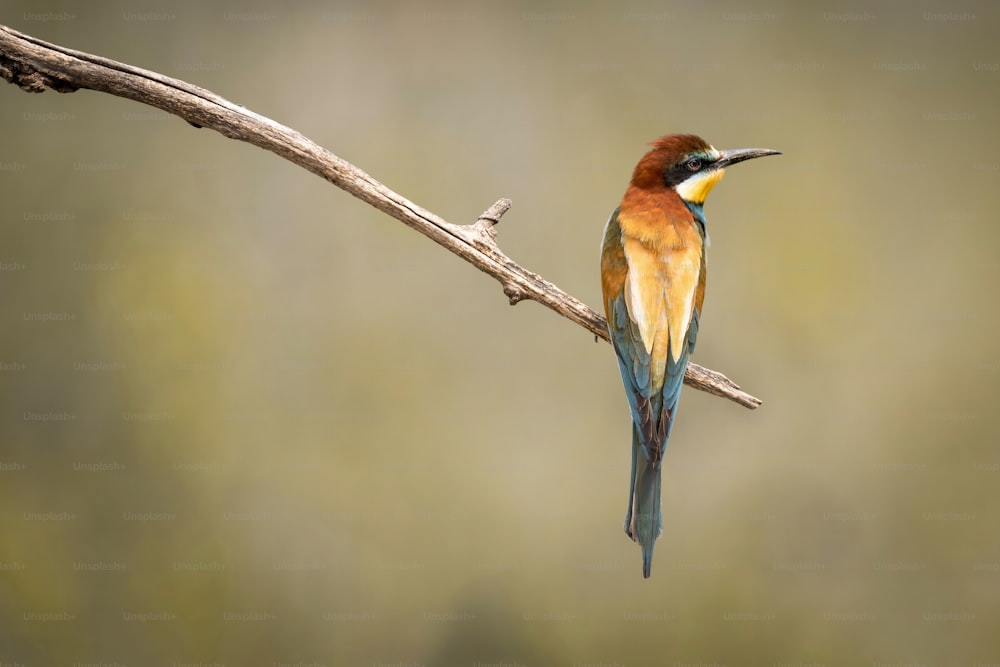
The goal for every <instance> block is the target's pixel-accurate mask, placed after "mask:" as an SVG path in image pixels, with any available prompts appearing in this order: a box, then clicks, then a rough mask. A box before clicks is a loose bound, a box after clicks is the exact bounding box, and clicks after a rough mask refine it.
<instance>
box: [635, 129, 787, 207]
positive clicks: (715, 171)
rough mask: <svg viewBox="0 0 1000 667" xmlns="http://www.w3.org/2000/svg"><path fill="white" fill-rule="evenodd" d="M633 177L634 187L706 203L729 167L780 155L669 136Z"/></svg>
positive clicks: (686, 136) (690, 136)
mask: <svg viewBox="0 0 1000 667" xmlns="http://www.w3.org/2000/svg"><path fill="white" fill-rule="evenodd" d="M652 146H653V149H652V150H651V151H649V152H648V153H646V155H644V156H643V158H642V159H641V160H639V164H637V165H636V167H635V172H634V173H633V174H632V185H633V186H635V187H637V188H643V189H650V190H656V189H660V188H669V189H671V190H673V191H674V192H676V193H677V195H678V196H679V197H680V198H681V199H683V200H684V201H685V202H687V203H689V204H695V205H699V206H700V205H701V204H704V203H705V198H706V197H707V196H708V193H709V191H710V190H711V189H712V187H713V186H714V185H715V184H716V183H718V182H719V181H720V180H721V179H722V175H723V174H724V173H725V169H726V167H728V166H729V165H732V164H736V163H737V162H743V161H744V160H750V159H752V158H755V157H764V156H765V155H778V154H780V151H774V150H771V149H769V148H737V149H732V150H724V151H723V150H719V149H717V148H715V147H713V146H712V145H711V144H709V143H708V142H707V141H705V140H704V139H702V138H701V137H696V136H695V135H693V134H670V135H667V136H665V137H660V138H659V139H657V140H656V141H654V142H653V144H652Z"/></svg>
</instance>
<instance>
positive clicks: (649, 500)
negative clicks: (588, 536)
mask: <svg viewBox="0 0 1000 667" xmlns="http://www.w3.org/2000/svg"><path fill="white" fill-rule="evenodd" d="M662 470H663V469H662V467H661V466H660V465H657V463H656V462H655V461H654V460H653V459H651V457H650V456H648V455H647V452H646V448H645V447H643V445H642V443H641V442H640V441H639V432H638V429H636V428H635V426H633V427H632V479H631V482H630V484H629V505H628V512H627V513H626V515H625V533H626V534H627V535H628V536H629V537H631V538H632V539H633V540H635V541H636V542H638V543H639V546H640V547H642V576H643V577H645V578H647V579H648V578H649V574H650V570H651V568H652V565H653V546H654V545H655V544H656V538H658V537H659V536H660V534H661V533H662V532H663V515H662V514H661V512H660V475H661V473H662Z"/></svg>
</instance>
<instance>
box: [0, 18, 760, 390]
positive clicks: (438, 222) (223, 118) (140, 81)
mask: <svg viewBox="0 0 1000 667" xmlns="http://www.w3.org/2000/svg"><path fill="white" fill-rule="evenodd" d="M0 76H2V77H3V78H4V79H6V80H7V81H9V82H10V83H14V84H16V85H18V86H20V87H21V88H22V89H24V90H26V91H28V92H42V91H44V90H46V89H47V88H48V89H52V90H55V91H58V92H63V93H65V92H73V91H75V90H78V89H80V88H87V89H90V90H97V91H100V92H104V93H110V94H112V95H116V96H118V97H124V98H127V99H130V100H134V101H136V102H140V103H142V104H148V105H149V106H153V107H156V108H158V109H162V110H163V111H166V112H168V113H171V114H174V115H176V116H179V117H181V118H183V119H184V120H186V121H187V122H189V123H191V124H192V125H194V126H196V127H207V128H211V129H213V130H215V131H216V132H219V133H221V134H223V135H224V136H226V137H229V138H230V139H238V140H240V141H245V142H247V143H250V144H253V145H254V146H258V147H260V148H263V149H264V150H267V151H270V152H272V153H275V154H276V155H279V156H281V157H283V158H285V159H286V160H289V161H290V162H293V163H295V164H297V165H299V166H300V167H303V168H305V169H308V170H309V171H311V172H313V173H314V174H316V175H318V176H321V177H322V178H325V179H326V180H328V181H330V182H331V183H333V184H334V185H336V186H337V187H339V188H341V189H342V190H345V191H347V192H349V193H350V194H352V195H354V196H355V197H357V198H358V199H361V200H362V201H365V202H367V203H368V204H371V205H372V206H374V207H375V208H377V209H379V210H380V211H383V212H384V213H387V214H388V215H390V216H392V217H393V218H395V219H397V220H399V221H400V222H402V223H403V224H405V225H408V226H410V227H412V228H413V229H415V230H417V231H418V232H420V233H421V234H424V235H425V236H427V237H429V238H430V239H431V240H433V241H434V242H435V243H438V244H440V245H442V246H444V247H445V248H447V249H448V250H450V251H451V252H453V253H455V254H456V255H458V256H459V257H461V258H462V259H464V260H465V261H467V262H469V263H470V264H472V265H473V266H475V267H476V268H477V269H479V270H480V271H483V272H484V273H487V274H489V275H491V276H493V277H494V278H496V279H497V280H498V281H499V282H500V284H501V285H502V286H503V291H504V294H506V295H507V298H508V299H509V300H510V303H511V304H516V303H518V302H519V301H522V300H525V299H530V300H532V301H537V302H538V303H540V304H542V305H544V306H546V307H548V308H550V309H552V310H554V311H555V312H557V313H559V314H560V315H562V316H563V317H566V318H568V319H570V320H572V321H574V322H576V323H577V324H579V325H580V326H582V327H584V328H585V329H587V330H588V331H590V332H592V333H593V334H594V335H595V336H597V337H600V338H603V339H604V340H608V331H607V323H606V322H605V320H604V318H603V317H601V316H600V315H598V314H597V313H596V312H594V311H593V310H591V309H590V308H589V307H588V306H587V305H586V304H585V303H583V302H582V301H580V300H578V299H576V298H574V297H573V296H571V295H569V294H567V293H566V292H564V291H562V290H561V289H559V288H558V287H556V286H555V285H553V284H552V283H550V282H548V281H547V280H545V279H544V278H542V277H541V276H539V275H537V274H535V273H532V272H531V271H528V270H527V269H524V268H523V267H521V266H519V265H518V264H516V263H515V262H514V261H512V260H511V259H510V258H509V257H507V256H506V255H505V254H504V253H503V252H501V250H500V248H499V247H498V246H497V242H496V225H497V223H498V222H499V220H500V217H501V216H502V215H503V214H504V213H505V212H506V211H507V209H508V208H510V205H511V202H510V200H509V199H501V200H500V201H498V202H496V203H495V204H493V206H491V207H490V208H489V209H487V210H486V211H485V212H484V213H483V214H482V215H480V216H479V219H478V220H477V221H476V222H475V223H474V224H471V225H454V224H451V223H449V222H447V221H445V220H444V219H442V218H440V217H438V216H437V215H435V214H433V213H431V212H430V211H427V210H425V209H424V208H421V207H420V206H418V205H417V204H415V203H413V202H411V201H410V200H408V199H406V198H405V197H403V196H402V195H400V194H398V193H396V192H394V191H392V190H390V189H389V188H387V187H386V186H384V185H382V184H381V183H379V182H378V181H376V180H375V179H374V178H372V177H371V176H369V175H368V174H367V173H365V172H364V171H362V170H361V169H358V168H357V167H355V166H354V165H352V164H350V163H348V162H346V161H344V160H342V159H341V158H339V157H337V156H336V155H334V154H333V153H331V152H330V151H328V150H326V149H324V148H322V147H321V146H319V145H317V144H315V143H313V142H312V141H310V140H309V139H307V138H306V137H304V136H302V135H301V134H299V133H298V132H296V131H295V130H292V129H291V128H288V127H285V126H284V125H281V124H279V123H276V122H275V121H273V120H271V119H270V118H266V117H264V116H261V115H259V114H256V113H254V112H252V111H250V110H249V109H246V108H244V107H241V106H239V105H237V104H233V103H232V102H230V101H228V100H226V99H223V98H222V97H219V96H218V95H216V94H215V93H212V92H211V91H208V90H204V89H203V88H199V87H197V86H193V85H191V84H189V83H186V82H184V81H180V80H177V79H172V78H170V77H167V76H164V75H162V74H158V73H156V72H150V71H148V70H144V69H139V68H137V67H132V66H131V65H126V64H124V63H119V62H116V61H114V60H109V59H107V58H102V57H100V56H94V55H91V54H88V53H82V52H80V51H74V50H72V49H67V48H65V47H62V46H58V45H55V44H49V43H47V42H43V41H42V40H39V39H36V38H34V37H31V36H29V35H25V34H22V33H20V32H17V31H16V30H12V29H11V28H8V27H6V26H3V25H0ZM684 381H685V382H686V383H687V384H688V385H690V386H692V387H694V388H695V389H699V390H701V391H706V392H708V393H710V394H714V395H716V396H721V397H723V398H728V399H729V400H731V401H735V402H736V403H739V404H740V405H743V406H745V407H748V408H751V409H752V408H756V407H757V406H759V405H760V404H761V401H760V400H759V399H757V398H755V397H753V396H751V395H750V394H748V393H746V392H744V391H743V390H742V389H740V387H739V386H737V385H736V384H735V383H734V382H732V381H731V380H730V379H729V378H727V377H726V376H725V375H723V374H722V373H718V372H716V371H713V370H709V369H707V368H703V367H701V366H698V365H696V364H690V365H689V366H688V370H687V375H685V377H684Z"/></svg>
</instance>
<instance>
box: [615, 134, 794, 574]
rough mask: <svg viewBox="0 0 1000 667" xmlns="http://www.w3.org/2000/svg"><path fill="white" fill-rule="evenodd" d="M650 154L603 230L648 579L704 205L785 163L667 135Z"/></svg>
mask: <svg viewBox="0 0 1000 667" xmlns="http://www.w3.org/2000/svg"><path fill="white" fill-rule="evenodd" d="M651 146H652V149H651V150H650V151H649V152H647V153H646V154H645V155H644V156H643V157H642V159H641V160H639V163H638V164H637V165H636V167H635V170H634V171H633V173H632V179H631V182H630V183H629V185H628V188H627V189H626V191H625V195H624V197H623V198H622V200H621V203H620V204H619V205H618V207H617V208H616V209H615V210H614V212H612V214H611V217H610V218H608V221H607V223H606V224H605V225H604V240H603V243H602V245H601V290H602V293H603V297H604V313H605V315H606V317H607V321H608V333H609V334H610V337H611V343H612V346H613V347H614V350H615V355H616V356H617V358H618V368H619V371H620V372H621V376H622V383H623V384H624V386H625V394H626V396H627V398H628V405H629V410H630V412H631V417H632V472H631V473H630V479H629V491H628V494H629V499H628V509H627V512H626V514H625V534H626V535H628V536H629V537H630V538H631V539H632V540H633V541H635V542H638V543H639V546H640V547H641V548H642V576H643V578H649V576H650V573H651V569H652V561H653V546H654V544H655V542H656V540H657V538H658V537H659V536H660V534H661V533H662V532H663V516H662V513H661V509H660V476H661V473H662V468H661V466H662V462H663V453H664V450H665V448H666V445H667V440H668V439H669V438H670V431H671V429H672V427H673V424H674V417H675V416H676V412H677V402H678V399H679V398H680V393H681V386H682V385H683V383H684V371H685V370H686V369H687V365H688V360H689V359H690V356H691V353H692V352H693V351H694V347H695V343H696V342H697V339H698V327H699V322H700V320H701V307H702V303H703V301H704V299H705V277H706V275H705V250H706V248H707V247H708V243H709V237H708V232H707V230H706V222H705V214H704V204H705V198H706V197H707V195H708V193H709V191H710V190H711V189H712V188H713V187H714V186H715V184H716V183H718V182H719V180H720V179H721V178H722V176H723V174H724V173H725V169H726V168H727V167H729V166H731V165H734V164H736V163H738V162H743V161H744V160H750V159H753V158H758V157H764V156H766V155H778V154H780V151H776V150H771V149H768V148H741V149H734V150H718V149H716V148H714V147H713V146H712V145H711V144H709V143H708V142H707V141H705V140H704V139H702V138H700V137H698V136H695V135H693V134H671V135H667V136H663V137H660V138H659V139H657V140H656V141H654V142H652V144H651Z"/></svg>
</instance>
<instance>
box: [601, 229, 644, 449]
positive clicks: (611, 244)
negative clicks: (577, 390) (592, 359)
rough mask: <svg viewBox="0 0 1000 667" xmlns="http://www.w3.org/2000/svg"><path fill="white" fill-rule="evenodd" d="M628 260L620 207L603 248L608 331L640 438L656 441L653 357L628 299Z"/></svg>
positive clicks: (603, 277) (607, 233)
mask: <svg viewBox="0 0 1000 667" xmlns="http://www.w3.org/2000/svg"><path fill="white" fill-rule="evenodd" d="M627 276H628V264H627V262H626V260H625V252H624V249H623V247H622V234H621V228H620V227H619V226H618V209H615V211H614V213H612V214H611V217H610V218H609V219H608V223H607V225H606V226H605V233H604V244H603V246H602V248H601V288H602V291H603V293H604V313H605V316H606V317H607V319H608V333H609V334H610V335H611V344H612V346H613V347H614V348H615V354H616V355H617V357H618V368H619V370H620V371H621V375H622V381H623V382H624V384H625V394H626V396H627V397H628V404H629V408H630V409H631V412H632V421H633V422H634V423H635V425H636V428H637V429H638V432H639V438H640V441H641V442H643V443H644V444H645V443H649V442H652V440H653V436H654V430H655V424H654V419H653V415H654V410H653V406H652V405H651V402H650V401H651V399H652V398H653V395H654V393H655V392H654V390H653V385H652V381H651V377H650V367H651V358H650V352H649V351H648V350H647V349H646V345H645V343H643V340H642V333H641V331H640V329H639V324H638V322H636V320H635V319H634V318H633V317H632V315H631V314H630V313H629V309H628V305H627V303H626V295H625V283H626V281H627Z"/></svg>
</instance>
